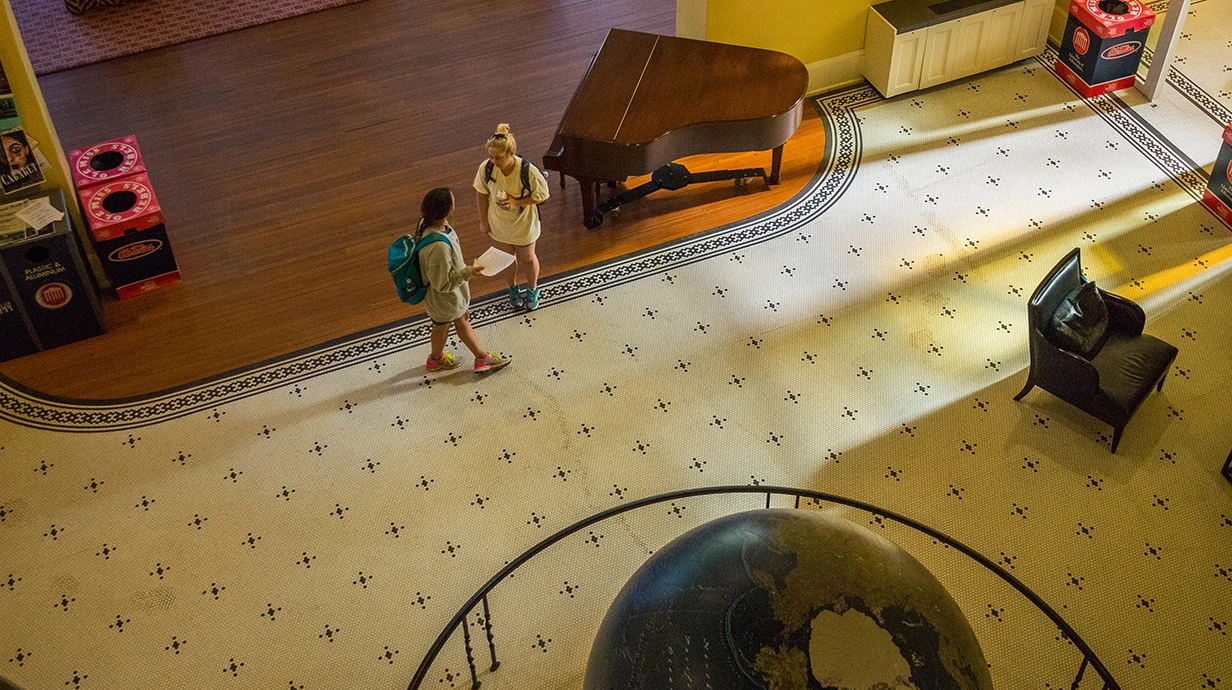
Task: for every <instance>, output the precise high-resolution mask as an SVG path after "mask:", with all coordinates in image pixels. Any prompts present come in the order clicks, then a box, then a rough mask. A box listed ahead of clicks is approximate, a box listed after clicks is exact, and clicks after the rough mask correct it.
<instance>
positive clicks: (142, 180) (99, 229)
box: [77, 173, 163, 242]
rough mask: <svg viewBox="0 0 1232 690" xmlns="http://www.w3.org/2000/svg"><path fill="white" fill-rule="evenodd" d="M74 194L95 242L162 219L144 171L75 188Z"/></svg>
mask: <svg viewBox="0 0 1232 690" xmlns="http://www.w3.org/2000/svg"><path fill="white" fill-rule="evenodd" d="M77 195H78V196H79V197H80V198H81V212H82V213H83V214H85V216H86V222H87V224H88V225H89V226H90V234H92V235H94V239H95V240H98V241H99V242H103V241H105V240H109V239H112V238H114V237H119V236H120V235H123V234H124V232H125V231H126V230H132V229H136V230H145V229H146V228H151V227H154V226H155V225H158V224H159V223H161V222H163V214H162V207H161V206H160V205H159V203H158V197H156V196H154V188H153V187H152V186H151V185H150V178H148V177H146V176H145V174H144V173H143V174H139V175H129V176H128V177H124V178H120V179H118V180H111V181H109V182H105V183H103V184H100V185H95V186H93V187H89V188H86V189H79V190H77Z"/></svg>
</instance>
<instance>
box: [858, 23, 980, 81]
mask: <svg viewBox="0 0 1232 690" xmlns="http://www.w3.org/2000/svg"><path fill="white" fill-rule="evenodd" d="M921 31H924V32H926V33H927V34H928V38H927V39H926V41H925V47H924V70H923V71H922V72H921V73H920V88H921V89H927V88H928V87H930V86H936V85H937V84H941V83H944V82H947V81H949V80H951V79H957V78H958V77H957V75H955V74H954V57H955V55H957V52H958V51H956V50H955V49H954V42H955V41H956V40H958V22H947V23H945V24H941V25H939V26H934V27H931V28H929V29H921ZM866 54H867V53H866ZM887 98H888V96H887Z"/></svg>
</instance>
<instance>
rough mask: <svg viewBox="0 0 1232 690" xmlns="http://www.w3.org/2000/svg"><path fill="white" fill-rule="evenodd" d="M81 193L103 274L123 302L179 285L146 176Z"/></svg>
mask: <svg viewBox="0 0 1232 690" xmlns="http://www.w3.org/2000/svg"><path fill="white" fill-rule="evenodd" d="M77 193H78V196H79V197H80V198H81V210H82V215H84V216H85V218H86V223H87V225H88V226H89V230H90V236H91V237H92V238H93V239H94V249H95V251H96V252H97V253H98V258H99V261H101V262H102V264H103V272H104V273H106V274H107V278H108V280H110V281H111V285H112V287H114V288H115V290H116V295H117V296H118V297H119V298H120V299H128V298H130V297H136V296H137V295H141V294H144V293H146V292H149V291H151V290H157V289H158V288H162V287H166V286H168V285H173V284H175V283H178V282H180V268H179V265H178V264H177V263H176V260H175V254H174V253H173V252H172V251H171V240H170V239H169V238H168V237H167V226H166V225H165V223H164V222H163V213H162V207H161V206H159V204H158V197H156V196H155V195H154V189H153V187H152V186H151V185H150V178H149V177H148V176H146V175H145V173H139V174H135V175H128V176H126V177H122V178H119V179H116V180H111V181H109V182H105V183H103V184H99V185H94V186H92V187H87V188H86V189H80V188H79V189H78V191H77Z"/></svg>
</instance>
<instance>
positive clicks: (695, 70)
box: [543, 29, 808, 228]
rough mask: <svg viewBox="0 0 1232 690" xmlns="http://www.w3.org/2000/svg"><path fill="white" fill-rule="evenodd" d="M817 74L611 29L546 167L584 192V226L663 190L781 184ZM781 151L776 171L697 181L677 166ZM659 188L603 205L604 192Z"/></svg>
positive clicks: (768, 54)
mask: <svg viewBox="0 0 1232 690" xmlns="http://www.w3.org/2000/svg"><path fill="white" fill-rule="evenodd" d="M807 90H808V70H807V69H805V67H804V65H803V64H802V63H801V62H800V61H799V60H797V59H796V58H794V57H792V56H790V55H785V54H783V53H778V52H775V51H771V50H760V49H757V48H745V47H741V46H733V45H726V44H722V43H711V42H709V41H697V40H692V39H687V38H677V37H675V36H659V35H656V34H648V33H641V32H637V31H626V30H624V29H611V30H610V31H608V34H607V37H606V38H605V39H604V41H603V45H602V46H601V47H600V48H599V51H598V52H597V53H595V57H594V59H592V60H591V63H590V67H589V68H588V69H587V70H586V75H585V76H584V77H583V78H582V82H581V84H579V85H578V88H577V91H576V92H574V94H573V100H571V101H570V102H569V107H568V108H567V109H566V110H565V114H564V117H563V118H562V119H561V122H560V126H559V127H558V128H557V131H556V135H555V137H553V139H552V145H551V146H550V147H549V149H548V151H547V153H545V154H544V156H543V167H544V169H546V170H556V171H558V172H560V173H561V185H562V186H563V185H564V181H565V178H564V176H565V175H569V176H572V177H574V178H577V180H578V181H579V182H580V183H581V185H582V213H583V217H582V222H583V223H584V224H585V225H586V227H588V228H595V227H598V226H599V224H600V223H602V222H603V213H604V212H605V211H606V210H611V209H612V208H616V207H619V205H620V204H621V203H627V202H629V201H632V200H634V199H637V198H640V197H641V196H645V195H646V194H649V193H650V192H652V191H654V190H655V189H679V188H680V187H683V186H685V185H686V184H688V183H689V182H702V181H710V180H721V179H734V180H737V183H740V182H741V181H744V180H747V179H748V178H750V177H756V176H760V177H763V178H764V179H765V180H766V182H767V183H768V184H778V182H779V170H780V168H781V166H782V160H783V144H784V143H785V142H786V141H787V140H788V139H790V138H791V135H792V134H794V133H795V131H796V128H797V127H799V126H800V118H801V117H802V115H803V104H804V94H805V92H806V91H807ZM768 150H771V151H773V154H772V159H771V172H770V174H769V175H766V174H765V172H764V170H763V169H760V168H753V169H746V170H735V171H728V170H724V171H712V172H701V173H692V172H690V171H688V170H687V169H685V168H684V166H682V165H679V164H673V163H672V161H674V160H676V159H678V158H683V157H685V156H692V155H695V154H701V153H726V152H736V151H768ZM646 174H651V175H652V180H651V182H648V183H647V184H645V185H641V186H640V187H638V188H636V189H634V190H629V191H627V192H625V193H624V194H622V195H621V196H620V197H617V198H615V199H613V200H609V201H607V202H605V203H604V204H599V205H596V203H595V202H596V197H597V196H598V190H599V186H600V185H601V184H602V183H605V182H606V183H613V186H614V183H615V182H620V181H623V180H624V179H625V178H627V177H632V176H635V175H646Z"/></svg>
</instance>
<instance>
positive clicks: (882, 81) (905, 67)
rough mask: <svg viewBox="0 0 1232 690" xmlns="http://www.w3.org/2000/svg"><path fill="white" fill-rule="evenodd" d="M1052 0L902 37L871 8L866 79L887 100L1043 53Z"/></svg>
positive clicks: (1028, 0)
mask: <svg viewBox="0 0 1232 690" xmlns="http://www.w3.org/2000/svg"><path fill="white" fill-rule="evenodd" d="M1051 2H1052V0H1020V1H1019V2H1014V3H1010V4H1008V5H1005V6H1002V7H998V8H996V9H993V10H987V11H984V12H979V13H977V14H971V15H967V16H965V17H961V18H959V19H954V20H951V21H948V22H941V23H937V24H933V25H932V26H928V27H925V28H921V29H917V30H915V31H910V32H906V33H902V34H898V33H895V29H894V27H893V25H891V24H890V22H888V21H886V19H885V18H884V17H882V16H881V14H880V13H879V12H878V11H877V9H876V8H871V9H869V12H868V28H867V30H866V32H865V45H864V56H865V70H864V76H865V77H866V78H867V79H868V81H869V82H870V83H871V84H872V85H873V86H874V87H876V88H877V90H878V91H880V92H881V94H882V95H884V96H885V97H886V98H889V97H891V96H895V95H898V94H900V93H905V92H908V91H914V90H916V89H926V88H928V87H930V86H936V85H937V84H942V83H945V82H947V81H951V80H954V79H961V78H963V77H967V76H970V75H972V74H976V73H978V72H983V71H985V70H989V69H994V68H996V67H1001V66H1003V65H1008V64H1010V63H1011V62H1015V61H1017V60H1022V59H1024V58H1029V57H1032V56H1035V55H1038V54H1039V53H1041V52H1043V50H1044V46H1045V43H1046V42H1047V40H1048V26H1049V22H1050V21H1051V19H1052V16H1051V9H1052V6H1051Z"/></svg>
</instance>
